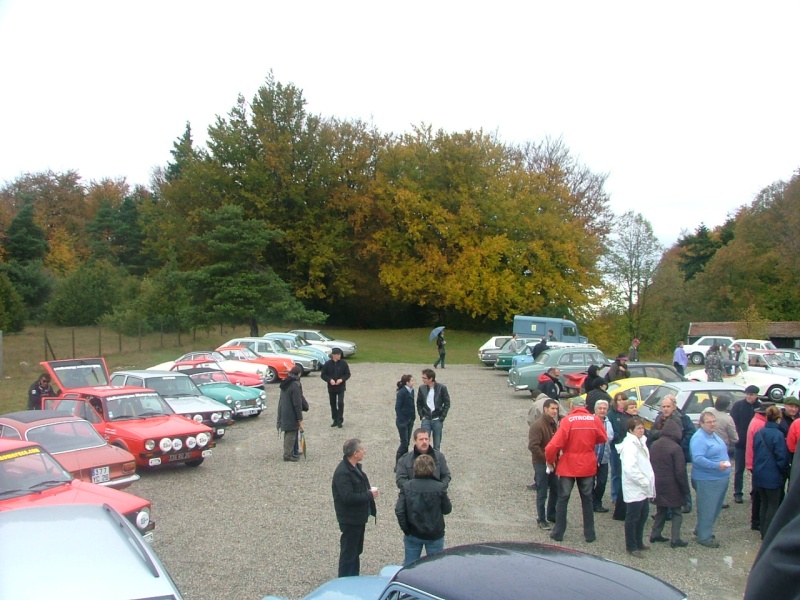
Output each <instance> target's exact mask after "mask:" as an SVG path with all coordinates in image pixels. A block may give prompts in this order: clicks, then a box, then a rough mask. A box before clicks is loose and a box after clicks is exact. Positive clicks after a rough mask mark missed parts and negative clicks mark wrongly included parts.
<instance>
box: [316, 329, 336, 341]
mask: <svg viewBox="0 0 800 600" xmlns="http://www.w3.org/2000/svg"><path fill="white" fill-rule="evenodd" d="M315 333H316V334H317V335H318V336H319V337H320V338H321V339H322V341H323V342H332V341H334V338H332V337H331V336H329V335H328V334H327V333H325V332H324V331H317V332H315Z"/></svg>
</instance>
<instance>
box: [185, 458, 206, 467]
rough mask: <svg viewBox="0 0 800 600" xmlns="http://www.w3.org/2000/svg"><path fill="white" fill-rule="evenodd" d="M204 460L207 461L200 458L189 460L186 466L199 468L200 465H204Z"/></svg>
mask: <svg viewBox="0 0 800 600" xmlns="http://www.w3.org/2000/svg"><path fill="white" fill-rule="evenodd" d="M204 460H205V458H198V459H197V460H187V461H186V466H187V467H199V466H200V465H202V464H203V461H204Z"/></svg>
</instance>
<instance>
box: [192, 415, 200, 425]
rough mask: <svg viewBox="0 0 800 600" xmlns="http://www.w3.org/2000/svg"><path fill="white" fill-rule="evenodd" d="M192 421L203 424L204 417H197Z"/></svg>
mask: <svg viewBox="0 0 800 600" xmlns="http://www.w3.org/2000/svg"><path fill="white" fill-rule="evenodd" d="M192 421H194V422H195V423H202V422H203V415H195V416H193V417H192Z"/></svg>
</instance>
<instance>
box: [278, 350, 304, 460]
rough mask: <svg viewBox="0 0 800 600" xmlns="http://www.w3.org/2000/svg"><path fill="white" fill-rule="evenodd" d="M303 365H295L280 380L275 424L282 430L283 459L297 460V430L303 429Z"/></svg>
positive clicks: (298, 458)
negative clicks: (295, 448) (301, 377)
mask: <svg viewBox="0 0 800 600" xmlns="http://www.w3.org/2000/svg"><path fill="white" fill-rule="evenodd" d="M302 374H303V367H301V366H300V365H295V366H294V367H292V370H291V371H289V376H288V377H287V378H286V379H284V380H283V381H282V382H281V385H280V388H281V397H280V400H278V410H277V413H278V415H277V417H278V418H277V426H278V430H279V431H282V432H283V460H285V461H287V462H297V461H298V460H300V457H299V456H298V455H297V454H295V452H294V447H295V443H296V442H297V432H298V431H302V429H303V386H302V384H301V383H300V376H301V375H302Z"/></svg>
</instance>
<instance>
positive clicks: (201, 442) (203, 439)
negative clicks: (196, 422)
mask: <svg viewBox="0 0 800 600" xmlns="http://www.w3.org/2000/svg"><path fill="white" fill-rule="evenodd" d="M208 440H209V435H208V434H207V433H206V432H205V431H204V432H203V433H198V434H197V445H198V446H200V447H201V448H203V447H204V446H206V445H208Z"/></svg>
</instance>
